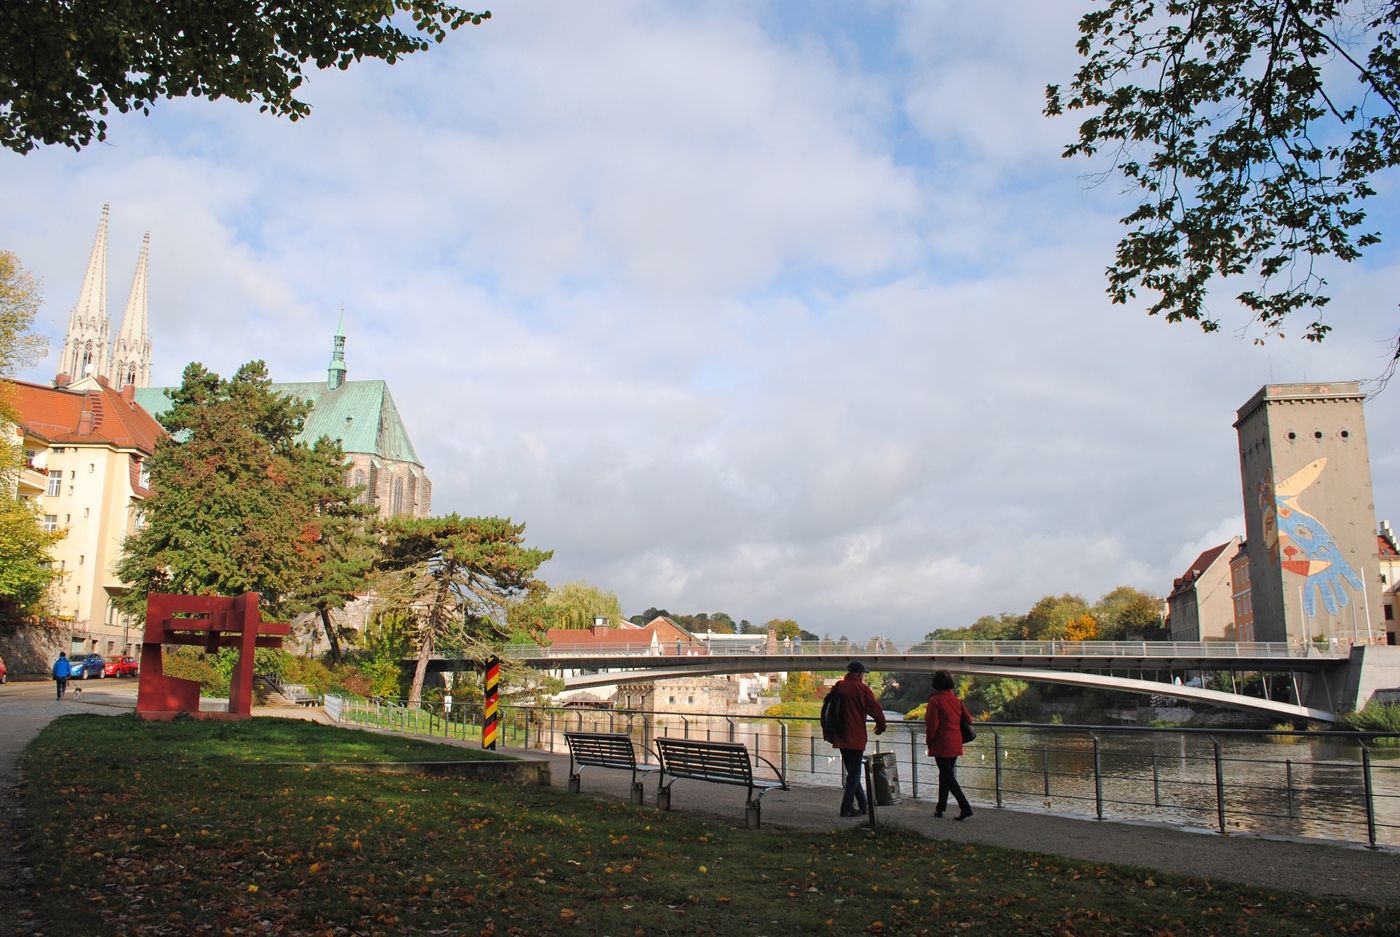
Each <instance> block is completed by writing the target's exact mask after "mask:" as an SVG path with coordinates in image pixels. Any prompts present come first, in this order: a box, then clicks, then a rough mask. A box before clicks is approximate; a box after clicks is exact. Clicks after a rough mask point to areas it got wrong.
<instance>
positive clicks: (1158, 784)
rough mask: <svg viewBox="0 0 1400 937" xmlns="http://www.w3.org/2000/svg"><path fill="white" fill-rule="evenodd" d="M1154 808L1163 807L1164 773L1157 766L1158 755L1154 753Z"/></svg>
mask: <svg viewBox="0 0 1400 937" xmlns="http://www.w3.org/2000/svg"><path fill="white" fill-rule="evenodd" d="M1152 806H1154V807H1160V806H1162V773H1161V770H1160V766H1159V765H1158V764H1157V753H1156V752H1153V753H1152Z"/></svg>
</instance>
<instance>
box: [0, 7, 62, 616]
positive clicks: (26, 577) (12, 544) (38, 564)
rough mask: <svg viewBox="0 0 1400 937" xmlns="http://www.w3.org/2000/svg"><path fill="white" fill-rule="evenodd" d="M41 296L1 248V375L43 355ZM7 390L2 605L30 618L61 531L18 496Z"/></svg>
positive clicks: (0, 534)
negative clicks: (38, 325)
mask: <svg viewBox="0 0 1400 937" xmlns="http://www.w3.org/2000/svg"><path fill="white" fill-rule="evenodd" d="M0 15H2V14H0ZM42 298H43V294H42V292H41V290H40V288H39V282H38V281H37V280H35V279H34V277H33V276H31V275H30V274H29V273H28V272H27V271H25V269H24V267H23V266H22V265H21V264H20V261H19V258H18V257H16V256H15V255H14V254H12V253H10V252H9V251H0V378H3V377H9V376H11V375H13V374H14V372H15V371H16V370H17V369H18V368H19V367H21V366H23V365H25V364H29V363H30V362H32V361H35V360H37V359H38V357H39V356H40V355H41V354H42V352H43V350H44V340H43V339H42V338H40V337H39V336H37V335H34V334H32V333H31V332H30V331H29V330H30V327H31V326H32V325H33V323H34V316H35V314H36V313H37V312H38V311H39V303H40V302H41V300H42ZM8 391H9V385H8V384H7V383H5V382H4V381H3V380H0V606H3V607H4V608H5V609H6V610H7V611H8V612H9V613H10V614H16V615H18V616H20V617H28V616H30V615H32V614H33V613H34V612H36V611H37V610H38V609H39V608H40V607H41V606H42V604H43V600H44V597H45V596H46V595H47V594H48V588H49V584H50V583H51V582H52V581H53V579H54V577H55V576H56V575H57V571H56V570H54V569H53V568H52V566H51V562H52V561H51V558H50V555H49V552H48V551H49V549H50V548H51V547H52V546H53V545H54V544H55V543H57V542H58V541H59V540H61V539H62V538H63V533H62V531H52V532H46V531H44V530H43V529H41V528H40V526H39V517H38V514H37V512H36V511H35V510H34V506H33V505H31V504H29V503H28V502H26V501H25V500H23V499H21V498H20V497H18V495H16V494H15V475H14V473H15V472H16V471H18V469H19V468H20V456H21V453H20V450H19V447H18V446H16V445H15V444H14V443H13V442H12V441H11V425H12V424H13V423H15V422H17V420H18V415H17V414H16V413H15V412H14V410H13V408H12V406H11V404H10V403H9V401H8Z"/></svg>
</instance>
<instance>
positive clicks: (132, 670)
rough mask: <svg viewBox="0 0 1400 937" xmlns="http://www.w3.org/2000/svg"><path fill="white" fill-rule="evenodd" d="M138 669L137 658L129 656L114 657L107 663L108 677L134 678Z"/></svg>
mask: <svg viewBox="0 0 1400 937" xmlns="http://www.w3.org/2000/svg"><path fill="white" fill-rule="evenodd" d="M137 669H138V667H137V664H136V658H134V657H132V656H131V655H129V654H123V655H122V656H121V657H113V658H112V659H111V660H109V661H107V672H106V676H108V677H134V676H136V672H137Z"/></svg>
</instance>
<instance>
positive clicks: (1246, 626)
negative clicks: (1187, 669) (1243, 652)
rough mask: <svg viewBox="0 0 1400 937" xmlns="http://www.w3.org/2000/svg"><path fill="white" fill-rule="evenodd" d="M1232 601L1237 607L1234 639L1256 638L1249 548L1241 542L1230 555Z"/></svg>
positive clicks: (1248, 639)
mask: <svg viewBox="0 0 1400 937" xmlns="http://www.w3.org/2000/svg"><path fill="white" fill-rule="evenodd" d="M1230 601H1231V603H1232V604H1233V605H1234V608H1235V634H1234V638H1233V639H1232V640H1235V641H1253V640H1254V606H1253V605H1252V604H1251V603H1250V599H1249V550H1248V549H1247V548H1246V545H1245V544H1244V543H1241V544H1240V547H1239V549H1238V550H1236V551H1235V555H1234V556H1232V557H1230Z"/></svg>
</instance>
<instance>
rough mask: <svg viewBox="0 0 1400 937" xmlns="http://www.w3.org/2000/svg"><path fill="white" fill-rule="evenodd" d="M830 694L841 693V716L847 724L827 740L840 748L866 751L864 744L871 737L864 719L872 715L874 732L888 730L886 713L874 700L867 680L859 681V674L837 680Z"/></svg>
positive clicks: (848, 675)
mask: <svg viewBox="0 0 1400 937" xmlns="http://www.w3.org/2000/svg"><path fill="white" fill-rule="evenodd" d="M831 692H833V693H840V694H841V703H842V706H841V715H842V722H843V723H844V725H843V726H842V728H841V731H840V732H838V733H836V734H835V735H833V736H830V737H829V738H827V741H828V742H830V743H831V744H832V745H834V746H835V747H837V748H855V749H859V750H861V751H864V750H865V743H866V742H867V741H869V736H867V735H866V734H865V717H866V716H869V717H870V718H872V719H874V720H875V730H876V731H877V732H883V731H885V711H884V710H883V709H881V708H880V704H879V703H878V702H876V700H875V694H874V693H872V692H871V691H870V687H868V686H866V685H865V681H864V680H861V679H860V675H859V674H852V673H848V674H846V676H845V678H844V679H842V680H838V681H836V685H835V686H834V687H832V688H831Z"/></svg>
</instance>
